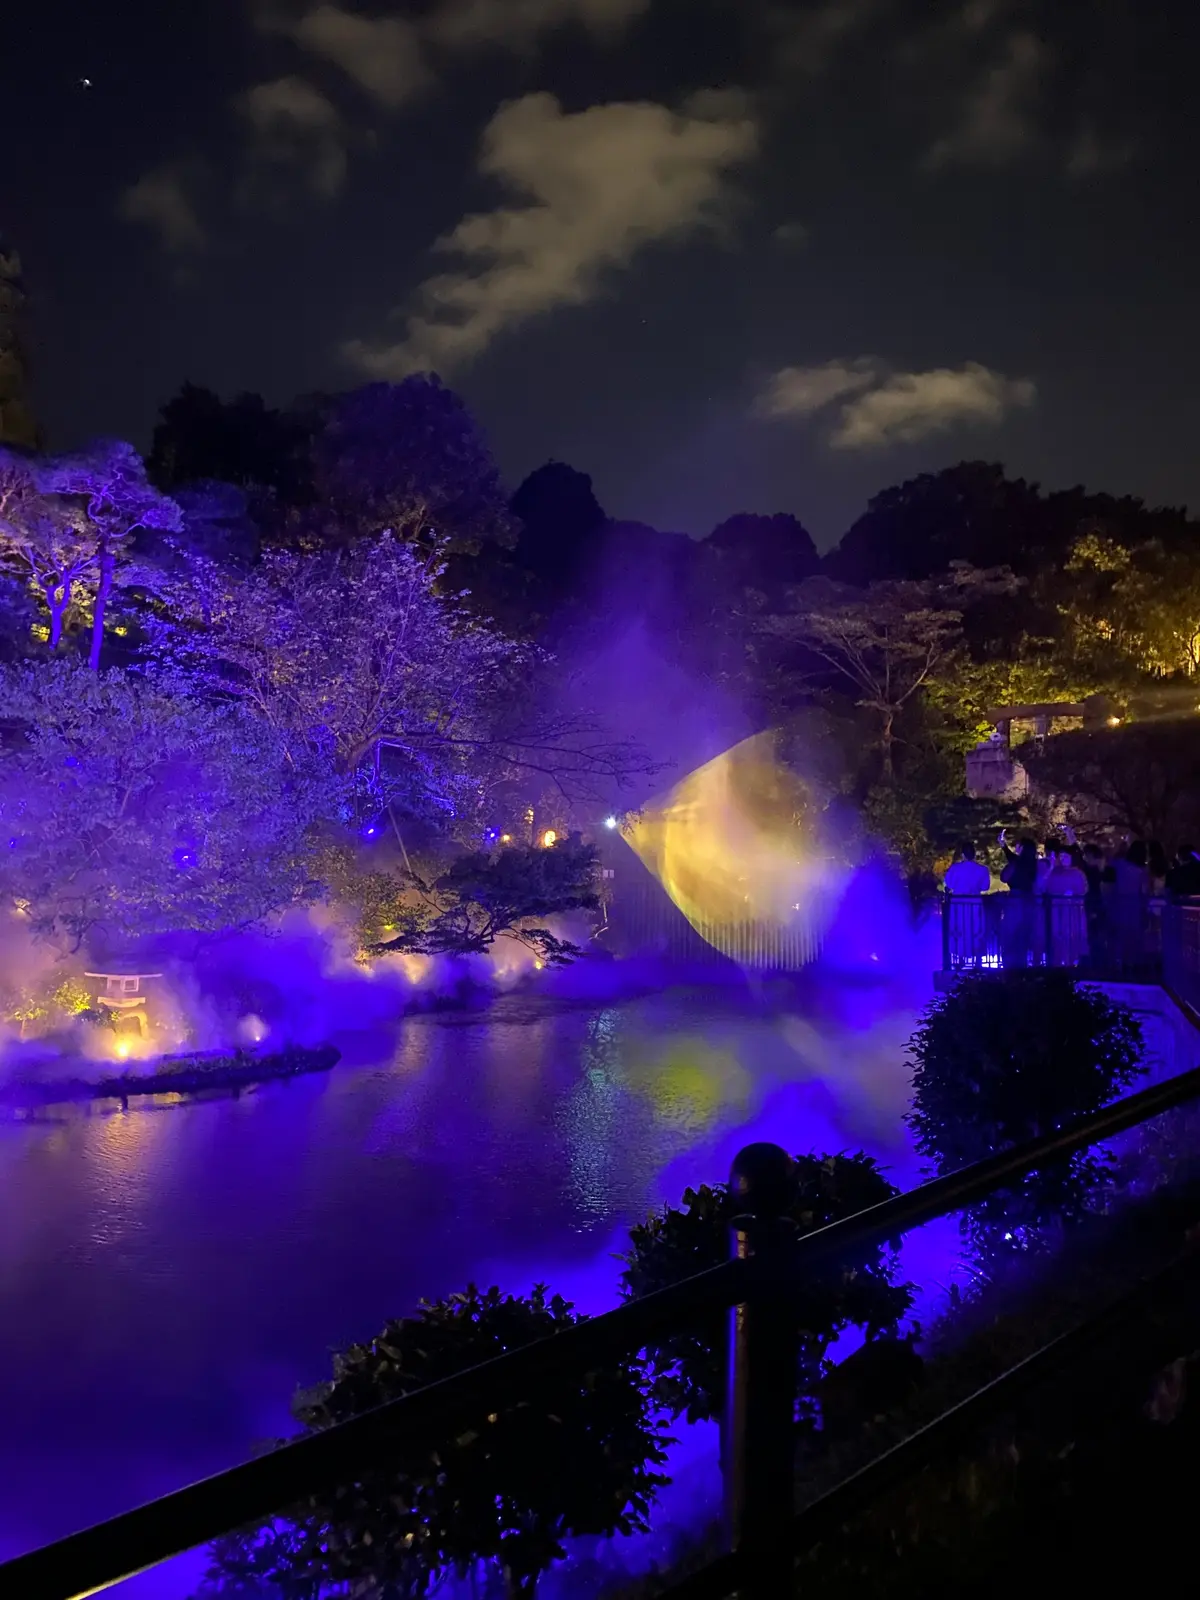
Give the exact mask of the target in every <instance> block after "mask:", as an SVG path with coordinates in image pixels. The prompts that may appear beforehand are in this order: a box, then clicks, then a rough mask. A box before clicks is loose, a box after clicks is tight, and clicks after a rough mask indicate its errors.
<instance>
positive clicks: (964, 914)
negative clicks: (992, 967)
mask: <svg viewBox="0 0 1200 1600" xmlns="http://www.w3.org/2000/svg"><path fill="white" fill-rule="evenodd" d="M999 845H1000V850H1001V854H1002V856H1003V861H1004V865H1003V868H1002V870H1001V872H1000V875H999V876H1000V883H1001V885H1002V886H1003V887H1004V888H1005V889H1007V890H1008V894H1007V895H1006V896H1004V897H1003V900H1002V901H1001V902H1000V903H999V904H997V905H995V909H994V913H993V914H992V915H991V916H990V918H989V917H988V916H985V914H984V909H983V905H982V902H981V901H980V902H978V905H976V897H979V896H983V895H986V894H988V893H989V892H990V891H991V888H992V874H991V872H990V871H989V869H988V867H987V866H985V865H984V863H983V862H981V861H980V860H978V858H977V853H976V850H975V847H974V845H973V844H969V843H968V844H964V845H962V846H961V847H960V848H959V850H958V853H957V858H956V860H955V862H954V864H953V866H951V867H950V868H949V869H948V870H947V872H946V878H945V889H946V894H947V897H948V900H949V905H948V908H947V915H948V919H949V922H948V927H949V931H950V936H951V940H952V942H953V944H954V946H955V948H956V949H958V950H960V951H961V953H962V954H963V955H964V956H965V957H966V961H967V964H968V965H976V964H978V963H979V962H980V961H981V960H983V959H985V958H987V957H986V952H987V951H993V952H994V956H995V959H994V960H993V962H992V964H996V965H999V964H1000V961H1001V958H1002V962H1003V965H1004V966H1006V967H1009V966H1013V965H1017V966H1025V965H1028V964H1029V963H1030V962H1031V961H1032V962H1034V964H1041V962H1042V961H1043V960H1049V961H1050V962H1051V963H1052V964H1053V965H1055V966H1077V965H1080V964H1082V963H1084V962H1090V964H1091V965H1093V966H1101V965H1103V966H1109V967H1112V966H1116V967H1120V968H1122V969H1125V970H1129V969H1132V968H1134V967H1137V966H1139V965H1141V964H1144V962H1145V961H1146V960H1147V958H1148V957H1149V956H1151V955H1152V954H1153V952H1154V950H1155V948H1156V946H1157V945H1158V943H1159V941H1160V939H1161V926H1160V924H1161V906H1162V902H1163V900H1164V898H1169V899H1172V900H1184V899H1191V898H1193V897H1200V853H1198V852H1197V850H1196V849H1195V848H1194V847H1193V846H1192V845H1190V844H1184V845H1181V846H1180V847H1179V849H1178V850H1177V851H1176V852H1175V854H1174V856H1173V857H1172V858H1168V856H1167V853H1166V851H1165V850H1164V849H1163V847H1162V845H1161V844H1160V843H1159V842H1158V840H1154V839H1152V840H1145V839H1127V840H1125V841H1123V842H1122V843H1121V844H1120V846H1119V847H1118V848H1116V849H1111V850H1106V849H1105V848H1104V847H1103V846H1102V845H1100V844H1099V843H1088V844H1085V845H1083V846H1081V845H1080V844H1079V841H1078V840H1077V839H1076V837H1075V835H1074V833H1073V832H1072V831H1071V830H1070V829H1069V828H1065V829H1064V830H1063V832H1062V835H1061V837H1058V838H1054V839H1051V840H1048V841H1047V842H1046V844H1045V845H1044V846H1043V847H1042V848H1041V849H1039V847H1038V844H1037V841H1036V840H1034V839H1032V838H1024V839H1022V840H1020V841H1019V842H1018V843H1017V845H1016V846H1015V848H1014V847H1013V846H1012V845H1011V844H1010V843H1009V840H1008V836H1007V834H1006V833H1005V832H1001V834H1000V837H999ZM963 897H970V898H969V899H964V898H963ZM956 902H957V904H956ZM987 959H990V958H987Z"/></svg>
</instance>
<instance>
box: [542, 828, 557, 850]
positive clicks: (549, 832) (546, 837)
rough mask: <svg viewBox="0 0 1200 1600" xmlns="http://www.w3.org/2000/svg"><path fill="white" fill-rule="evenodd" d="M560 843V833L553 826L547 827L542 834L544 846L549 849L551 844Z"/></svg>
mask: <svg viewBox="0 0 1200 1600" xmlns="http://www.w3.org/2000/svg"><path fill="white" fill-rule="evenodd" d="M557 843H558V834H557V833H556V832H555V831H554V829H553V828H547V829H546V831H545V833H544V834H543V835H542V847H543V848H544V849H546V850H549V848H550V846H551V845H553V844H557Z"/></svg>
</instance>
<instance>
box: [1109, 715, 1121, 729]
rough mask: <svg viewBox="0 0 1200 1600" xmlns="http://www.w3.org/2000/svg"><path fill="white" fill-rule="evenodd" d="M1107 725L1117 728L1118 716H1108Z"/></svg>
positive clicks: (1118, 723)
mask: <svg viewBox="0 0 1200 1600" xmlns="http://www.w3.org/2000/svg"><path fill="white" fill-rule="evenodd" d="M1108 725H1109V727H1110V728H1119V727H1120V726H1121V719H1120V717H1109V719H1108Z"/></svg>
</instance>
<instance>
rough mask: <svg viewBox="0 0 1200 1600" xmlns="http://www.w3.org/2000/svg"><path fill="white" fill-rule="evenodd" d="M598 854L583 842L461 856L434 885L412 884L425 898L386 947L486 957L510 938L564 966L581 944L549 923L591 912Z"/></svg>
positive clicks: (543, 958)
mask: <svg viewBox="0 0 1200 1600" xmlns="http://www.w3.org/2000/svg"><path fill="white" fill-rule="evenodd" d="M596 869H597V853H596V849H595V847H594V846H593V845H588V844H584V843H583V842H582V840H577V839H562V840H559V841H558V843H556V844H555V845H554V846H553V847H552V848H550V849H543V848H540V847H537V846H531V845H515V846H513V847H512V848H511V849H508V850H501V851H498V852H492V853H490V854H489V853H488V852H487V851H483V850H479V851H475V852H474V853H472V854H470V855H464V856H459V857H458V858H457V859H456V860H455V861H453V862H452V863H451V865H450V866H449V868H448V869H447V870H446V871H445V872H443V873H442V875H441V876H440V877H439V878H437V879H436V880H435V881H434V882H433V883H424V882H422V881H421V880H419V879H415V878H414V879H413V880H412V881H413V882H414V883H415V886H416V888H417V889H418V891H419V893H420V900H419V902H418V906H417V909H416V911H415V914H414V915H413V916H412V917H411V918H410V921H409V926H408V927H407V928H405V929H404V931H403V932H402V933H400V934H398V935H397V937H396V938H395V939H394V940H392V941H391V942H390V943H389V944H387V945H385V946H384V947H383V948H385V949H395V950H404V951H410V952H413V953H415V954H419V955H445V954H453V955H482V954H483V953H484V952H485V951H487V950H490V949H491V947H492V946H493V944H495V942H496V940H497V939H499V938H501V937H505V936H507V937H508V938H511V939H515V940H517V942H518V943H520V944H523V945H525V946H526V947H527V948H528V949H530V950H532V951H533V952H534V954H535V955H536V956H537V957H538V958H539V959H540V960H541V961H542V962H543V963H545V964H548V965H552V966H562V965H563V964H565V963H566V962H568V961H570V960H571V959H572V958H573V957H575V956H577V955H578V954H579V953H580V951H579V947H578V945H576V944H574V943H572V941H571V940H569V939H564V938H563V937H561V936H560V935H558V934H555V933H554V932H553V931H552V930H551V929H550V928H547V927H546V926H545V922H546V919H547V918H549V917H554V916H561V915H564V914H566V913H569V912H572V911H594V910H595V909H596V907H597V906H598V905H599V897H598V895H597V892H596Z"/></svg>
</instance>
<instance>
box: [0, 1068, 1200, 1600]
mask: <svg viewBox="0 0 1200 1600" xmlns="http://www.w3.org/2000/svg"><path fill="white" fill-rule="evenodd" d="M1196 1098H1200V1067H1198V1068H1193V1069H1192V1070H1191V1071H1190V1072H1185V1073H1181V1074H1179V1075H1178V1076H1176V1077H1174V1078H1169V1079H1166V1080H1165V1081H1164V1082H1161V1083H1157V1084H1152V1085H1150V1087H1148V1088H1146V1089H1142V1090H1139V1091H1138V1092H1137V1093H1136V1094H1132V1095H1128V1096H1126V1097H1125V1098H1124V1099H1122V1100H1118V1101H1115V1102H1114V1103H1113V1104H1111V1105H1109V1106H1106V1107H1104V1108H1103V1109H1102V1110H1101V1111H1098V1112H1096V1113H1095V1114H1094V1115H1092V1116H1090V1117H1085V1118H1081V1119H1079V1120H1077V1121H1075V1122H1073V1123H1070V1124H1068V1125H1067V1126H1066V1127H1064V1128H1060V1129H1055V1130H1053V1131H1051V1132H1050V1133H1048V1134H1046V1135H1045V1136H1044V1137H1042V1138H1038V1139H1033V1140H1030V1141H1028V1142H1026V1143H1024V1144H1022V1145H1018V1146H1015V1147H1014V1148H1013V1149H1011V1150H1006V1151H1002V1152H1001V1153H1000V1154H998V1155H995V1156H990V1157H988V1158H987V1160H985V1161H980V1162H977V1163H976V1164H975V1165H973V1166H970V1167H965V1168H963V1169H962V1170H961V1171H959V1172H953V1173H949V1174H947V1175H946V1176H945V1177H941V1178H935V1179H934V1180H933V1181H932V1182H929V1183H926V1184H922V1185H920V1186H919V1187H918V1188H915V1189H911V1190H909V1191H908V1192H907V1193H905V1194H900V1195H896V1196H894V1197H893V1198H892V1199H890V1200H886V1201H884V1202H883V1203H882V1204H880V1205H877V1206H872V1207H871V1208H869V1209H868V1210H866V1211H862V1212H859V1213H857V1214H856V1215H855V1216H852V1217H846V1218H843V1219H842V1220H841V1221H839V1222H835V1223H832V1224H831V1225H830V1226H828V1227H826V1228H822V1229H819V1230H818V1231H817V1232H815V1233H810V1234H808V1235H806V1236H805V1237H804V1238H802V1239H800V1240H799V1241H798V1242H797V1243H796V1244H795V1245H794V1246H793V1247H792V1248H791V1249H789V1250H788V1251H786V1252H785V1253H781V1254H779V1255H774V1256H771V1257H766V1256H761V1257H751V1258H749V1259H746V1260H740V1261H729V1262H727V1263H725V1264H724V1265H722V1266H720V1267H715V1268H712V1269H711V1270H709V1271H707V1272H704V1273H701V1274H699V1275H698V1276H696V1277H694V1278H689V1279H686V1280H685V1281H684V1282H682V1283H678V1284H675V1285H673V1286H672V1287H671V1288H668V1289H663V1290H661V1291H659V1292H658V1293H656V1294H652V1295H647V1296H646V1297H645V1298H644V1299H641V1300H633V1301H628V1302H626V1303H625V1304H624V1305H621V1306H618V1307H617V1308H616V1309H614V1310H612V1311H607V1312H605V1313H604V1314H603V1315H602V1316H599V1317H595V1318H593V1319H591V1320H589V1321H586V1322H581V1323H578V1324H576V1325H575V1326H573V1327H571V1328H568V1329H565V1330H564V1331H563V1332H562V1333H557V1334H554V1335H552V1336H550V1337H549V1338H547V1339H542V1340H538V1341H537V1342H536V1343H534V1344H530V1345H525V1346H523V1347H522V1348H520V1349H518V1350H513V1351H509V1352H508V1353H506V1354H504V1355H501V1356H497V1357H496V1358H495V1359H494V1360H492V1361H489V1362H485V1363H484V1364H483V1365H481V1366H478V1367H473V1368H471V1369H470V1370H469V1371H467V1372H463V1373H460V1374H459V1375H457V1376H456V1377H453V1378H447V1379H444V1380H443V1381H441V1382H439V1383H436V1384H431V1385H429V1386H428V1387H426V1388H424V1389H419V1390H416V1391H414V1393H412V1394H410V1395H405V1396H403V1397H402V1398H400V1399H398V1400H393V1401H391V1402H389V1403H388V1404H387V1405H384V1406H380V1407H378V1408H377V1409H375V1410H373V1411H369V1412H365V1413H364V1414H363V1415H362V1416H359V1417H355V1418H353V1419H352V1420H351V1421H349V1422H344V1423H340V1424H338V1425H337V1426H336V1427H332V1428H329V1429H327V1430H325V1431H324V1432H322V1433H319V1434H313V1435H311V1436H309V1437H307V1438H304V1439H300V1440H298V1441H296V1442H295V1443H293V1444H288V1445H285V1446H283V1447H282V1448H280V1449H279V1450H276V1451H273V1452H271V1453H270V1454H269V1455H265V1456H261V1457H259V1458H257V1459H255V1460H253V1461H248V1462H243V1463H242V1464H241V1465H239V1466H236V1467H232V1468H230V1469H229V1470H228V1471H225V1472H221V1473H218V1474H216V1475H215V1476H213V1477H210V1478H206V1479H203V1480H202V1481H201V1482H199V1483H195V1484H191V1485H190V1486H189V1487H187V1488H184V1489H179V1490H176V1491H175V1492H174V1493H172V1494H168V1495H164V1496H163V1497H162V1498H160V1499H158V1500H155V1501H152V1502H150V1504H148V1505H144V1506H140V1507H138V1508H136V1509H135V1510H133V1511H127V1512H124V1513H123V1514H121V1515H120V1516H117V1517H113V1518H111V1519H109V1520H108V1521H106V1522H102V1523H99V1524H97V1525H96V1526H95V1527H92V1528H88V1529H85V1530H84V1531H82V1532H80V1533H75V1534H70V1535H68V1537H66V1538H65V1539H60V1540H58V1541H56V1542H55V1543H53V1544H50V1545H46V1546H44V1547H43V1548H42V1549H39V1550H34V1551H31V1552H29V1553H28V1554H27V1555H23V1556H17V1557H16V1558H15V1559H13V1560H10V1561H7V1562H4V1563H2V1564H0V1595H4V1596H6V1597H7V1596H9V1595H11V1596H13V1600H83V1597H85V1596H88V1595H92V1594H96V1593H98V1592H100V1591H101V1590H103V1589H106V1588H108V1587H110V1586H111V1585H113V1584H115V1583H119V1582H121V1581H122V1580H124V1579H126V1578H129V1577H132V1576H134V1575H135V1574H136V1573H138V1572H142V1571H145V1570H146V1569H147V1568H149V1567H153V1566H156V1565H158V1564H159V1563H160V1562H162V1561H166V1560H169V1559H170V1558H171V1557H173V1556H176V1555H180V1554H182V1553H183V1552H184V1551H187V1550H190V1549H193V1548H195V1547H196V1546H197V1545H200V1544H204V1543H207V1542H208V1541H209V1540H211V1539H214V1538H218V1537H219V1536H220V1535H221V1534H223V1533H226V1532H228V1531H230V1530H231V1529H234V1528H240V1527H243V1526H245V1525H246V1524H248V1523H253V1522H255V1521H258V1520H259V1519H261V1518H264V1517H267V1516H269V1515H271V1514H273V1513H275V1512H277V1511H279V1510H281V1509H283V1508H286V1507H287V1506H289V1505H293V1504H296V1503H297V1502H299V1501H301V1500H303V1499H305V1498H306V1497H307V1496H309V1495H313V1494H317V1493H320V1492H321V1491H322V1490H325V1489H329V1488H333V1487H336V1486H337V1485H338V1484H339V1483H346V1482H350V1481H354V1480H355V1479H356V1478H357V1477H359V1476H361V1474H362V1473H364V1472H366V1471H370V1470H372V1469H376V1468H378V1467H380V1466H383V1465H386V1463H387V1460H388V1458H389V1456H390V1455H391V1453H392V1452H393V1450H394V1449H395V1445H396V1441H397V1438H398V1436H399V1434H400V1432H401V1430H403V1438H404V1444H405V1447H406V1449H423V1448H436V1446H437V1444H438V1443H439V1442H441V1441H443V1440H444V1439H445V1438H446V1436H447V1435H448V1434H449V1433H450V1432H451V1430H453V1429H454V1428H456V1427H457V1426H458V1425H459V1424H461V1423H463V1422H465V1421H469V1420H471V1419H472V1418H475V1417H478V1415H479V1414H480V1412H492V1411H497V1410H502V1409H504V1408H505V1407H506V1406H509V1405H512V1404H516V1403H519V1402H520V1401H522V1400H525V1399H527V1398H528V1396H529V1394H530V1393H531V1392H534V1391H536V1390H540V1389H544V1388H545V1386H546V1385H547V1383H548V1382H551V1381H554V1380H559V1379H562V1378H563V1377H564V1376H582V1375H583V1374H584V1373H586V1372H588V1371H590V1370H594V1369H595V1368H596V1367H597V1366H599V1365H602V1364H603V1363H604V1362H605V1361H610V1360H613V1359H614V1358H619V1357H621V1356H623V1355H626V1354H628V1353H629V1352H630V1351H634V1350H639V1349H641V1348H643V1347H644V1346H645V1345H647V1344H648V1343H651V1342H653V1340H654V1339H655V1338H656V1337H661V1336H663V1335H665V1334H668V1333H673V1332H677V1331H678V1330H679V1329H680V1328H681V1327H683V1326H686V1325H687V1324H689V1323H690V1322H692V1321H694V1320H695V1319H696V1318H697V1317H698V1316H700V1315H702V1314H704V1313H706V1312H707V1313H711V1312H712V1311H714V1310H720V1309H722V1308H728V1307H730V1306H732V1305H735V1304H737V1303H738V1302H739V1301H744V1300H746V1299H750V1298H753V1297H754V1296H755V1295H756V1294H757V1293H758V1292H760V1291H761V1290H763V1289H764V1288H767V1287H769V1286H771V1285H775V1286H777V1285H778V1281H779V1275H780V1274H781V1273H783V1274H785V1275H786V1277H787V1278H788V1279H791V1278H793V1277H794V1276H795V1275H796V1274H797V1273H801V1272H805V1271H808V1270H810V1269H812V1268H814V1267H817V1266H820V1265H823V1264H826V1263H828V1262H829V1261H830V1260H831V1259H834V1258H841V1257H845V1256H846V1255H848V1254H849V1253H850V1252H852V1251H855V1252H857V1251H859V1250H861V1249H863V1248H869V1247H871V1246H872V1245H876V1244H880V1243H883V1242H885V1241H887V1240H889V1239H893V1238H897V1237H898V1236H899V1235H901V1234H903V1233H906V1232H908V1231H909V1230H910V1229H912V1228H916V1227H920V1226H922V1225H923V1224H925V1223H927V1222H932V1221H934V1220H936V1219H937V1218H939V1217H943V1216H946V1215H948V1214H949V1213H951V1212H954V1211H959V1210H961V1209H963V1207H965V1206H969V1205H971V1204H973V1203H975V1202H976V1201H978V1200H980V1199H982V1198H984V1197H985V1196H986V1195H988V1194H991V1193H992V1192H994V1191H995V1190H997V1189H1001V1188H1003V1187H1005V1185H1006V1184H1008V1183H1009V1182H1011V1181H1013V1180H1015V1179H1018V1178H1021V1177H1023V1176H1024V1175H1025V1174H1026V1173H1028V1172H1032V1171H1033V1170H1034V1169H1036V1168H1037V1167H1039V1166H1042V1165H1043V1164H1044V1163H1045V1162H1046V1161H1049V1160H1054V1159H1057V1158H1063V1157H1066V1156H1068V1155H1071V1154H1073V1153H1074V1152H1076V1151H1078V1150H1082V1149H1086V1148H1087V1147H1088V1146H1089V1145H1093V1144H1097V1143H1099V1142H1101V1141H1103V1140H1105V1139H1109V1138H1112V1137H1113V1136H1114V1135H1116V1134H1118V1133H1121V1132H1124V1131H1125V1130H1127V1129H1129V1128H1132V1127H1136V1126H1137V1125H1138V1124H1139V1123H1142V1122H1145V1121H1147V1120H1148V1119H1149V1118H1151V1117H1153V1116H1156V1115H1158V1114H1159V1113H1160V1112H1163V1111H1168V1110H1171V1109H1172V1108H1173V1107H1176V1106H1179V1105H1183V1104H1185V1103H1186V1102H1187V1101H1189V1100H1194V1099H1196ZM727 1559H729V1560H734V1561H735V1564H736V1558H724V1557H722V1558H721V1559H720V1561H719V1562H718V1563H717V1566H718V1568H722V1569H723V1568H724V1567H725V1564H726V1560H727ZM730 1570H731V1571H732V1570H733V1568H732V1567H731V1568H730ZM697 1576H700V1575H697ZM690 1581H691V1580H689V1582H690ZM697 1592H699V1590H698V1589H697Z"/></svg>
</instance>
